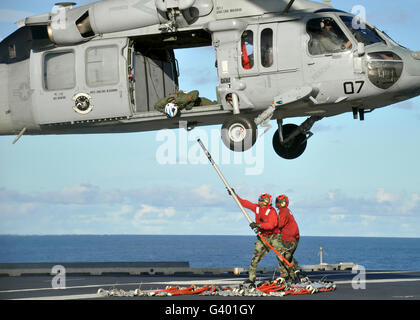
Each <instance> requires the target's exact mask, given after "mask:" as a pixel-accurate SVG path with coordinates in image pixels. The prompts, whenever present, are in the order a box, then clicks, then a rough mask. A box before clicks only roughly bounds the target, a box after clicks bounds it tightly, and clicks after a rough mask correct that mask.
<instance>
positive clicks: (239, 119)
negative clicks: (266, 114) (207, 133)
mask: <svg viewBox="0 0 420 320" xmlns="http://www.w3.org/2000/svg"><path fill="white" fill-rule="evenodd" d="M222 141H223V143H224V144H225V146H226V147H228V148H229V149H230V150H232V151H237V152H243V151H246V150H248V149H250V148H252V146H253V145H254V144H255V142H256V141H257V125H256V124H255V122H254V121H252V120H250V119H248V118H246V117H243V116H238V115H235V116H233V117H231V118H230V119H229V120H227V121H226V122H225V123H224V124H223V126H222Z"/></svg>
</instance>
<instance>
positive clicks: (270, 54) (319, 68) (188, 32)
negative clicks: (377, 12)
mask: <svg viewBox="0 0 420 320" xmlns="http://www.w3.org/2000/svg"><path fill="white" fill-rule="evenodd" d="M201 3H203V6H202V8H201V7H200V10H203V11H202V12H204V11H206V10H210V9H209V8H210V7H208V6H206V5H207V4H208V3H209V1H202V2H201ZM210 3H211V2H210ZM79 8H81V9H79V11H80V12H79V11H77V12H78V14H79V15H80V14H81V13H82V12H83V10H84V8H85V7H79ZM238 10H239V9H238ZM225 11H226V10H225ZM205 13H206V14H204V13H203V15H202V16H198V17H197V18H196V19H195V20H194V22H189V23H184V24H182V23H180V26H179V27H178V28H177V29H176V31H171V30H169V31H168V30H164V31H163V30H162V25H163V24H164V23H165V19H162V20H161V21H159V19H157V20H156V21H154V20H151V21H150V23H151V25H147V26H145V27H139V28H132V29H127V28H130V26H131V25H130V23H131V21H133V23H135V21H136V20H135V19H131V18H130V17H127V20H126V22H125V23H126V24H127V26H124V27H122V29H123V30H116V31H115V30H114V32H112V31H113V30H112V29H109V28H108V25H106V24H105V22H106V19H105V21H101V20H99V19H98V20H97V21H96V25H95V26H94V27H92V28H93V29H95V28H98V29H100V28H102V29H103V30H102V33H101V34H99V35H90V34H86V39H84V41H80V42H78V43H71V42H72V39H73V38H72V33H71V32H73V31H71V30H70V29H69V30H70V31H68V32H67V33H66V32H61V33H60V32H58V31H57V32H56V33H53V35H55V36H56V38H54V37H52V39H53V40H54V39H55V40H56V41H59V40H57V39H62V40H60V41H62V43H64V44H60V45H57V44H54V43H51V42H50V41H44V42H45V43H44V42H43V41H41V42H42V43H41V44H39V43H37V41H38V40H39V39H38V37H37V36H38V35H39V34H38V30H35V31H36V32H35V31H34V29H33V28H34V26H33V25H31V24H30V23H29V22H28V23H27V25H26V26H25V27H22V28H21V29H20V30H18V31H17V32H16V33H15V34H14V35H12V36H11V37H9V38H7V39H5V40H3V43H2V51H1V55H2V60H0V61H1V63H0V134H1V135H10V134H17V133H19V132H21V131H22V129H25V133H26V134H72V133H115V132H134V131H149V130H158V129H163V128H178V127H179V121H180V120H185V121H187V122H188V125H190V126H191V127H194V126H202V125H213V124H221V123H223V122H224V121H225V120H226V119H227V118H228V117H230V116H231V115H232V113H238V112H239V113H240V114H244V115H247V116H249V117H251V118H253V119H254V118H256V117H258V115H259V114H261V112H263V111H264V110H266V109H267V108H268V107H270V106H275V111H274V113H273V114H272V115H271V116H270V119H286V118H291V117H310V116H316V117H320V118H322V117H330V116H334V115H338V114H341V113H345V112H351V111H352V110H353V112H354V110H366V111H371V110H373V109H376V108H381V107H385V106H388V105H391V104H394V103H396V102H400V101H403V100H406V99H410V98H412V97H415V96H417V95H419V94H420V60H419V59H420V55H419V54H418V52H417V53H416V52H412V51H410V50H409V49H406V48H404V47H402V46H400V45H398V44H397V43H395V42H394V41H393V40H391V39H390V38H389V37H388V36H387V35H386V34H384V33H382V32H380V31H378V30H376V29H374V28H373V27H370V26H369V30H371V34H368V36H367V37H368V39H367V38H365V39H357V37H356V36H355V33H353V32H352V30H351V29H350V28H349V27H348V25H346V22H348V21H349V19H353V18H354V16H353V15H351V14H348V13H345V12H342V11H338V10H335V9H332V8H331V6H328V5H324V4H317V5H316V6H315V8H314V9H313V10H300V11H299V10H296V11H291V12H290V13H289V14H287V15H283V14H281V13H264V12H263V13H261V14H260V15H253V16H247V17H243V16H241V15H240V14H235V9H229V10H227V11H226V12H223V10H222V8H220V6H219V7H216V6H215V7H214V8H213V7H212V11H210V12H205ZM104 14H105V13H104ZM242 15H243V14H242ZM346 17H347V18H346ZM38 19H39V20H42V19H44V17H43V16H42V17H39V18H38ZM91 19H93V18H92V17H91ZM110 19H111V20H112V17H110ZM130 19H131V20H130ZM166 21H167V20H166ZM100 22H101V23H102V25H101V24H100ZM113 23H115V22H113ZM325 24H327V25H329V24H332V27H331V28H333V29H334V28H335V32H336V35H333V36H331V39H328V36H325V35H322V34H321V31H322V30H320V29H319V27H318V26H319V25H321V26H323V27H325ZM34 25H36V24H34ZM133 26H134V25H133ZM107 28H108V29H107ZM50 31H51V30H48V32H50ZM53 31H54V30H53ZM40 33H42V32H40ZM337 34H339V36H338V37H337ZM79 36H80V35H79ZM359 36H360V35H359ZM362 36H363V35H362ZM369 37H370V38H369ZM372 37H374V38H375V39H373V38H372ZM39 38H42V36H39ZM42 39H43V38H42ZM50 39H51V37H50ZM331 40H333V41H331ZM328 41H329V42H328ZM334 41H335V43H334ZM338 41H341V42H340V43H338ZM38 42H39V41H38ZM67 42H68V43H67ZM323 42H324V43H323ZM364 42H365V43H364ZM366 42H367V43H366ZM370 42H373V43H370ZM28 43H33V44H34V43H37V45H33V46H32V47H28V46H29V45H28ZM335 45H337V48H333V46H335ZM197 46H213V47H214V50H215V54H216V66H217V69H216V68H215V70H214V72H217V74H218V80H219V83H218V86H217V88H216V92H217V104H216V105H210V106H197V107H194V108H193V109H192V110H189V111H184V112H182V114H181V116H180V117H179V118H174V119H168V118H167V117H166V116H165V115H164V114H162V113H159V112H157V111H155V110H154V108H153V105H154V103H156V102H157V101H158V100H160V99H161V98H163V97H165V96H167V95H168V94H170V93H173V92H175V91H176V90H177V88H178V76H179V74H178V72H179V70H178V66H177V61H176V59H175V56H174V50H176V49H178V48H188V47H197ZM317 46H321V47H322V46H324V47H323V48H321V49H320V47H318V48H317ZM180 89H182V88H180ZM232 96H234V97H235V99H237V106H235V104H234V103H232ZM236 108H237V109H236Z"/></svg>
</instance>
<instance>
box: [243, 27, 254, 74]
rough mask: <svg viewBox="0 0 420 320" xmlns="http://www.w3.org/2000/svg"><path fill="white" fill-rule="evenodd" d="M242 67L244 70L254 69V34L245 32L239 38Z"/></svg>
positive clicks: (248, 31)
mask: <svg viewBox="0 0 420 320" xmlns="http://www.w3.org/2000/svg"><path fill="white" fill-rule="evenodd" d="M241 50H242V67H243V68H244V69H246V70H249V69H252V68H253V67H254V33H253V32H252V31H251V30H246V31H244V33H243V34H242V37H241Z"/></svg>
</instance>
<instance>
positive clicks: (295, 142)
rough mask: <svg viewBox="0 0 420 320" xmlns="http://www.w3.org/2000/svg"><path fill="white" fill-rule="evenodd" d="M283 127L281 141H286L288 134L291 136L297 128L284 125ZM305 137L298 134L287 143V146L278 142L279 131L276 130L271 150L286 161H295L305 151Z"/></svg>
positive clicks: (292, 125)
mask: <svg viewBox="0 0 420 320" xmlns="http://www.w3.org/2000/svg"><path fill="white" fill-rule="evenodd" d="M282 127H283V139H284V140H286V139H287V137H288V136H290V134H292V133H293V132H294V131H295V130H296V129H297V128H298V127H299V126H297V125H295V124H286V125H284V126H282ZM306 140H307V139H306V135H305V134H303V133H300V134H299V135H298V136H296V137H295V138H294V139H292V140H291V141H289V142H288V143H287V144H284V143H281V142H280V137H279V130H276V132H275V133H274V136H273V148H274V151H276V153H277V154H278V155H279V156H280V157H282V158H284V159H288V160H292V159H296V158H298V157H299V156H301V155H302V153H303V152H304V151H305V149H306V144H307V141H306Z"/></svg>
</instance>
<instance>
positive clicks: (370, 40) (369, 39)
mask: <svg viewBox="0 0 420 320" xmlns="http://www.w3.org/2000/svg"><path fill="white" fill-rule="evenodd" d="M340 18H341V20H343V22H344V24H345V25H346V26H347V28H348V29H349V30H350V32H351V33H352V34H353V36H354V37H355V39H356V40H357V41H358V42H361V43H364V44H365V46H368V45H371V44H374V43H379V42H382V43H384V44H386V42H385V40H383V39H382V38H381V37H380V36H379V34H378V33H377V32H376V30H375V29H374V28H372V27H370V26H368V25H367V24H365V25H364V27H363V28H360V27H359V25H357V26H358V27H359V28H354V26H353V20H354V17H351V16H340Z"/></svg>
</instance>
